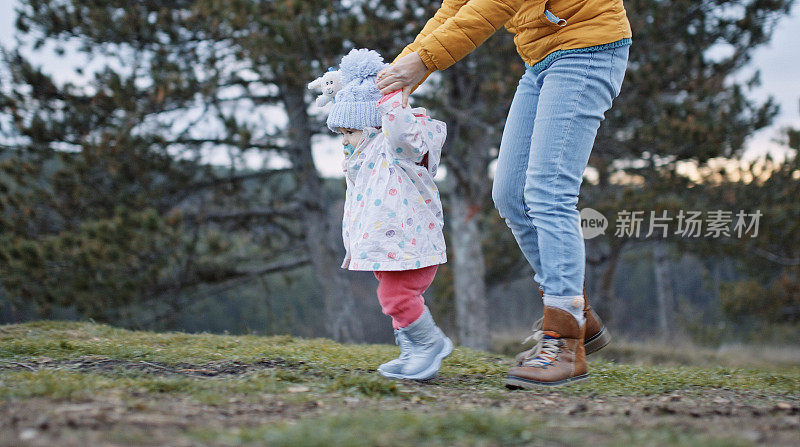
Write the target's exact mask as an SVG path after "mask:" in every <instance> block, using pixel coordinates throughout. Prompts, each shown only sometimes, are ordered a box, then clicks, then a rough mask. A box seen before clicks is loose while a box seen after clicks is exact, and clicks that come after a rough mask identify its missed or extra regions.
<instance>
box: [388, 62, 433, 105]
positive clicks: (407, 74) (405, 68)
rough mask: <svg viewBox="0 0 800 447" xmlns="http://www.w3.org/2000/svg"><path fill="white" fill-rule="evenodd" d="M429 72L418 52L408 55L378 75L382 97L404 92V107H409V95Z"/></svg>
mask: <svg viewBox="0 0 800 447" xmlns="http://www.w3.org/2000/svg"><path fill="white" fill-rule="evenodd" d="M427 72H428V67H426V66H425V63H424V62H422V59H421V58H420V57H419V54H417V52H416V51H415V52H413V53H409V54H406V55H405V56H403V57H401V58H400V59H398V60H397V61H396V62H395V63H394V64H392V65H390V66H388V67H386V68H384V69H383V70H381V72H380V73H378V82H377V84H378V89H380V91H381V94H382V95H388V94H389V93H392V92H393V91H395V90H402V91H403V107H405V106H407V105H408V95H410V94H411V89H412V88H413V87H414V86H415V85H417V84H419V82H420V81H421V80H422V78H424V77H425V74H426V73H427Z"/></svg>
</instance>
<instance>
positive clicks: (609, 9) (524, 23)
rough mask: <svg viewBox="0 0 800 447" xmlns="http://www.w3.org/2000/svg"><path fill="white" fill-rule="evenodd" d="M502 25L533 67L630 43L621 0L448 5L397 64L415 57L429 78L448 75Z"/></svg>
mask: <svg viewBox="0 0 800 447" xmlns="http://www.w3.org/2000/svg"><path fill="white" fill-rule="evenodd" d="M545 11H549V13H550V14H546V13H545ZM548 15H549V16H550V17H549V18H548ZM558 19H560V21H559V20H558ZM554 22H558V23H554ZM503 25H505V26H506V28H507V29H508V31H509V32H511V33H513V34H514V43H515V44H516V47H517V52H518V53H519V55H520V56H522V59H523V60H524V61H525V63H527V64H528V65H534V64H535V63H536V62H539V61H541V60H542V59H544V58H545V56H547V55H548V54H550V53H552V52H553V51H556V50H568V49H575V48H586V47H592V46H595V45H603V44H606V43H611V42H616V41H618V40H620V39H624V38H629V37H631V26H630V23H628V17H627V15H626V14H625V7H624V6H623V5H622V0H444V1H443V2H442V6H441V7H440V8H439V10H438V11H437V12H436V14H435V15H434V16H433V17H432V18H431V19H430V20H428V22H427V23H426V24H425V27H424V28H423V29H422V31H420V33H419V35H418V36H417V38H416V39H414V42H413V43H411V44H409V45H408V46H407V47H406V48H405V49H404V50H403V52H402V53H400V56H398V58H399V57H402V56H405V55H406V54H408V53H411V52H413V51H416V52H417V54H419V56H420V58H422V61H423V62H424V63H425V65H426V66H427V67H428V69H429V70H430V72H433V71H435V70H444V69H445V68H447V67H449V66H451V65H453V64H454V63H456V62H457V61H459V60H460V59H461V58H463V57H464V56H466V55H467V54H469V52H471V51H472V50H474V49H475V48H476V47H477V46H478V45H480V44H481V43H483V41H485V40H486V39H487V38H488V37H489V36H491V35H492V34H494V32H495V31H497V30H498V29H499V28H500V27H501V26H503ZM430 72H429V73H430ZM426 77H427V76H426Z"/></svg>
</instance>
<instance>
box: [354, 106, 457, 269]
mask: <svg viewBox="0 0 800 447" xmlns="http://www.w3.org/2000/svg"><path fill="white" fill-rule="evenodd" d="M396 95H399V93H394V94H392V95H389V96H384V97H383V98H382V99H381V101H380V102H379V103H378V109H379V110H380V112H381V129H380V130H379V129H376V128H374V127H367V128H366V129H364V132H363V136H362V139H361V141H360V142H359V143H358V145H357V146H356V148H355V150H354V151H353V153H352V154H349V155H347V154H345V160H344V164H343V165H344V166H343V167H344V171H345V178H346V181H347V195H346V198H345V205H344V217H343V221H342V238H343V240H344V246H345V249H346V252H347V253H346V254H345V257H344V262H342V268H345V269H350V270H368V271H388V270H411V269H418V268H422V267H427V266H431V265H436V264H443V263H445V262H447V253H446V250H445V242H444V235H443V234H442V226H443V225H444V216H443V214H442V202H441V199H440V198H439V190H438V188H437V187H436V184H435V183H434V181H433V177H434V176H435V175H436V168H437V167H438V165H439V159H440V157H441V153H442V145H444V141H445V137H446V135H447V127H446V125H445V123H443V122H441V121H438V120H435V119H432V118H430V117H428V116H426V114H425V109H423V108H414V109H412V108H411V107H405V108H404V107H402V106H401V104H400V101H399V98H400V96H396Z"/></svg>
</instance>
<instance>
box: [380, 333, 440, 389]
mask: <svg viewBox="0 0 800 447" xmlns="http://www.w3.org/2000/svg"><path fill="white" fill-rule="evenodd" d="M452 352H453V341H452V340H450V338H449V337H445V338H444V347H443V348H442V350H441V351H439V353H438V354H436V358H435V359H434V360H433V363H431V366H429V367H428V368H426V369H425V370H423V371H422V372H420V373H417V374H414V375H408V376H406V375H403V374H392V373H388V372H383V371H380V370H378V372H379V373H380V374H381V375H382V376H384V377H389V378H391V379H406V380H429V379H432V378H434V377H435V376H436V373H438V372H439V368H440V367H441V366H442V360H444V359H446V358H447V357H448V356H449V355H450V354H451V353H452Z"/></svg>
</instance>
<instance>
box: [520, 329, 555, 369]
mask: <svg viewBox="0 0 800 447" xmlns="http://www.w3.org/2000/svg"><path fill="white" fill-rule="evenodd" d="M539 333H540V334H541V339H540V340H541V342H540V343H539V344H538V345H537V347H538V348H539V351H538V352H537V354H536V356H535V357H532V358H531V357H526V358H525V359H524V360H523V361H522V366H528V367H534V368H542V367H545V366H548V365H550V364H552V363H553V361H555V359H556V357H558V353H559V352H560V350H561V339H560V338H556V337H553V336H552V335H550V334H545V333H544V332H543V331H539ZM545 335H548V336H547V337H545Z"/></svg>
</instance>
